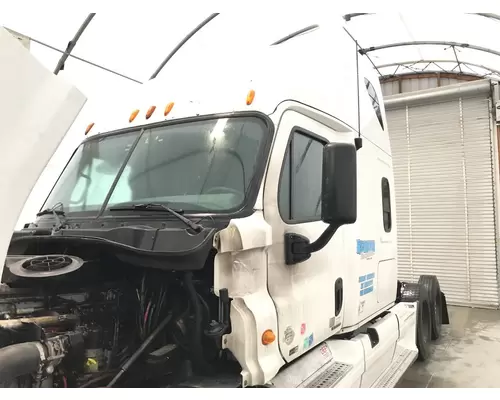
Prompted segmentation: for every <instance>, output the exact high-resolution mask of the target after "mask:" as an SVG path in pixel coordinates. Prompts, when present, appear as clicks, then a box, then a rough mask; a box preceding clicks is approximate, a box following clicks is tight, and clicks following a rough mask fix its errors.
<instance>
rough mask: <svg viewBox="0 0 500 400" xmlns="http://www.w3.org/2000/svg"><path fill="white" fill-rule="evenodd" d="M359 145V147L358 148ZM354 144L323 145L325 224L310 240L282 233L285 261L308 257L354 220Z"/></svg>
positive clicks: (355, 149)
mask: <svg viewBox="0 0 500 400" xmlns="http://www.w3.org/2000/svg"><path fill="white" fill-rule="evenodd" d="M359 148H361V147H359ZM356 151H357V146H355V145H354V144H352V143H329V144H327V145H326V146H325V147H324V148H323V168H322V185H321V219H322V221H323V222H325V223H327V224H328V227H327V228H326V229H325V231H324V232H323V233H322V234H321V236H320V237H319V238H318V239H317V240H316V241H314V242H313V243H310V242H309V239H308V238H307V237H305V236H303V235H298V234H296V233H287V234H285V263H286V264H287V265H293V264H296V263H300V262H303V261H306V260H308V259H309V258H310V257H311V254H312V253H314V252H316V251H319V250H321V249H322V248H323V247H325V246H326V245H327V244H328V242H329V241H330V239H331V238H332V237H333V235H334V234H335V232H336V231H337V229H338V228H340V227H341V226H342V225H346V224H353V223H355V222H356V219H357V162H356V161H357V160H356V159H357V154H356Z"/></svg>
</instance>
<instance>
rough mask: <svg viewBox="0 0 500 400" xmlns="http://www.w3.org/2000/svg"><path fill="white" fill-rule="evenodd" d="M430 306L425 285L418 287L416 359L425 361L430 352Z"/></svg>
mask: <svg viewBox="0 0 500 400" xmlns="http://www.w3.org/2000/svg"><path fill="white" fill-rule="evenodd" d="M431 334H432V327H431V307H430V304H429V295H428V294H427V290H426V288H425V287H423V286H421V288H420V299H419V301H418V304H417V348H418V359H419V360H420V361H425V360H427V359H428V358H429V357H430V352H431Z"/></svg>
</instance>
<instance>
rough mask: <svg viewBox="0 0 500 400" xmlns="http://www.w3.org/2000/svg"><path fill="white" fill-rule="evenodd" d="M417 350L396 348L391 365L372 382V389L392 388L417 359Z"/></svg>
mask: <svg viewBox="0 0 500 400" xmlns="http://www.w3.org/2000/svg"><path fill="white" fill-rule="evenodd" d="M417 356H418V350H411V349H407V348H404V347H402V346H399V345H398V346H396V351H395V354H394V358H393V361H392V363H391V365H389V367H388V368H387V369H386V370H385V371H384V372H383V373H382V375H380V377H379V378H378V379H377V380H376V381H375V382H373V385H372V386H371V387H372V388H393V387H395V386H396V385H397V383H398V382H399V380H400V379H401V377H402V376H403V375H404V373H405V372H406V371H407V370H408V368H409V367H410V366H411V365H412V364H413V362H414V361H415V360H416V359H417Z"/></svg>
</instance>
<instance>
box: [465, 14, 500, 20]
mask: <svg viewBox="0 0 500 400" xmlns="http://www.w3.org/2000/svg"><path fill="white" fill-rule="evenodd" d="M470 14H472V15H478V16H480V17H485V18H490V19H496V20H497V21H500V15H498V14H491V13H470Z"/></svg>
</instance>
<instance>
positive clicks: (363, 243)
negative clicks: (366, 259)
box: [356, 239, 375, 255]
mask: <svg viewBox="0 0 500 400" xmlns="http://www.w3.org/2000/svg"><path fill="white" fill-rule="evenodd" d="M356 254H359V255H362V254H375V240H360V239H358V240H357V241H356Z"/></svg>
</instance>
